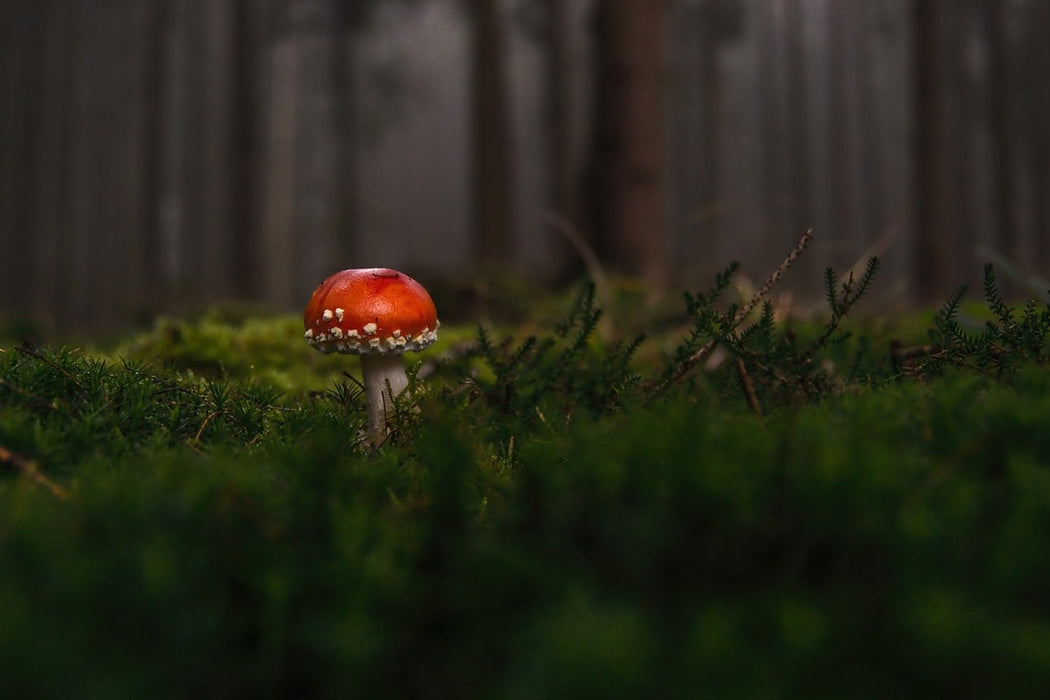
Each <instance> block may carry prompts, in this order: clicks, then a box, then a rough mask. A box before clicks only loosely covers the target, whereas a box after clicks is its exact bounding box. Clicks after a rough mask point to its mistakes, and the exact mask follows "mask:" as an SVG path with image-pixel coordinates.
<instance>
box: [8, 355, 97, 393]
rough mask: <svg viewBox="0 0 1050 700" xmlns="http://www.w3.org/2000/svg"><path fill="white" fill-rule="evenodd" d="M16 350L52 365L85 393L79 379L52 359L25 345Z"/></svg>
mask: <svg viewBox="0 0 1050 700" xmlns="http://www.w3.org/2000/svg"><path fill="white" fill-rule="evenodd" d="M15 350H17V351H18V352H20V353H23V354H25V355H29V356H30V357H35V358H36V359H38V360H40V361H41V362H43V363H45V364H48V365H51V367H53V368H54V369H55V370H57V371H58V372H61V373H62V374H64V375H65V376H66V378H67V379H69V380H70V381H71V382H73V383H74V384H76V385H77V388H78V389H80V390H81V391H84V385H83V384H81V383H80V380H79V379H77V378H76V377H75V376H74V375H73V374H71V373H70V372H69V371H68V370H66V369H64V368H62V367H59V366H58V364H57V363H56V362H55V361H54V360H52V359H50V358H48V357H44V356H43V355H41V354H40V353H38V352H36V351H35V350H30V349H29V348H27V347H26V346H25V345H19V346H18V347H16V348H15Z"/></svg>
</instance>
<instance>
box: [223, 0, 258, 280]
mask: <svg viewBox="0 0 1050 700" xmlns="http://www.w3.org/2000/svg"><path fill="white" fill-rule="evenodd" d="M265 9H266V5H265V0H263V2H259V1H258V0H234V7H233V22H232V25H231V27H230V31H231V33H232V36H231V38H230V43H231V45H232V50H231V53H232V57H231V62H232V66H231V76H232V77H231V79H232V81H233V84H232V91H233V94H232V97H231V104H230V110H231V114H230V121H229V128H230V142H231V155H230V159H231V161H232V163H231V166H230V167H231V179H230V206H231V209H232V211H231V212H230V222H231V223H230V237H231V243H232V248H233V252H234V262H233V265H232V269H231V270H230V277H231V285H232V289H233V292H234V294H235V295H236V296H238V297H239V298H241V299H254V298H258V296H259V294H260V292H261V291H262V290H261V287H260V281H261V279H260V278H261V275H260V268H261V265H262V254H261V251H260V250H259V236H258V225H259V217H258V208H257V207H258V202H259V197H258V192H259V187H260V180H261V178H259V177H258V175H257V173H258V172H259V171H260V169H261V164H262V159H261V152H260V147H261V136H262V131H261V128H260V127H261V120H260V118H259V114H260V113H261V112H262V100H261V99H260V95H259V92H260V90H259V85H258V78H257V76H258V72H259V56H260V54H261V52H262V46H263V39H264V37H265V33H264V32H265V25H264V24H263V21H262V17H263V16H264V10H265Z"/></svg>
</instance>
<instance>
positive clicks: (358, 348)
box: [303, 267, 441, 445]
mask: <svg viewBox="0 0 1050 700" xmlns="http://www.w3.org/2000/svg"><path fill="white" fill-rule="evenodd" d="M303 325H304V326H305V327H306V333H305V337H306V340H307V342H309V343H310V344H311V345H312V346H314V348H316V349H317V350H320V351H321V352H323V353H331V352H339V353H346V354H351V355H360V356H361V374H362V379H363V382H364V387H365V406H366V408H367V411H368V435H367V437H368V440H369V442H371V443H372V444H374V445H378V444H380V443H381V442H382V441H383V439H384V438H385V437H386V419H387V414H388V412H389V410H390V408H391V406H392V404H393V400H394V399H395V398H397V397H398V396H399V395H400V394H401V393H402V392H403V391H404V390H405V389H406V388H407V387H408V376H407V375H406V374H405V365H404V361H403V359H402V357H401V355H402V354H403V353H404V352H406V351H408V350H422V349H423V348H425V347H426V346H428V345H430V344H431V343H433V342H434V341H435V340H437V329H438V326H439V325H441V324H440V323H439V322H438V319H437V310H436V309H435V308H434V302H433V300H432V299H431V298H430V295H429V294H427V290H426V289H424V288H423V285H421V284H420V283H419V282H416V281H415V280H414V279H412V278H411V277H409V276H408V275H406V274H404V273H402V272H398V271H397V270H391V269H389V268H384V267H376V268H367V269H361V270H343V271H342V272H337V273H335V274H334V275H332V276H331V277H329V278H328V279H326V280H325V281H324V282H322V283H321V285H320V286H319V287H318V288H317V289H315V290H314V293H313V295H312V296H311V297H310V301H309V303H308V304H307V305H306V309H305V310H304V311H303Z"/></svg>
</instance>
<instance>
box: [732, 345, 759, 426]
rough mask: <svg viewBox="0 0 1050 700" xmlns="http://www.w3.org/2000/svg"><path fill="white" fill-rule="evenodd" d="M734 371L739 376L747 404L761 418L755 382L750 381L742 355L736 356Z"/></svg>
mask: <svg viewBox="0 0 1050 700" xmlns="http://www.w3.org/2000/svg"><path fill="white" fill-rule="evenodd" d="M736 373H737V376H738V377H740V385H741V386H742V387H743V388H744V396H745V397H747V405H748V406H749V407H750V408H751V410H752V411H754V413H755V415H756V416H758V417H759V418H761V417H762V404H760V403H759V402H758V396H757V395H756V394H755V383H754V382H753V381H751V375H750V374H748V373H747V365H745V364H744V358H742V357H738V358H736Z"/></svg>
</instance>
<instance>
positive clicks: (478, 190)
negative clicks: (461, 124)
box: [467, 0, 514, 265]
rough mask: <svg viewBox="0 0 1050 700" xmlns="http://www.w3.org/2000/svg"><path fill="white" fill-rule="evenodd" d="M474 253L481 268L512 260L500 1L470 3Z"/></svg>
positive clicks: (509, 156)
mask: <svg viewBox="0 0 1050 700" xmlns="http://www.w3.org/2000/svg"><path fill="white" fill-rule="evenodd" d="M467 7H468V8H469V11H470V27H471V39H472V45H473V49H472V53H471V73H472V82H471V100H472V111H471V117H472V120H473V123H472V129H471V151H472V159H471V163H472V180H471V182H472V192H473V221H472V227H473V233H472V236H473V249H474V257H475V261H476V262H478V263H481V264H482V265H493V264H500V263H504V264H505V263H507V262H508V261H509V257H510V254H511V242H512V240H513V239H512V230H511V229H512V226H513V222H514V215H513V196H514V188H513V183H512V179H511V172H512V167H511V163H512V161H513V144H512V140H511V128H510V119H509V116H508V113H507V101H508V95H507V80H506V71H505V69H504V65H505V59H504V50H505V46H504V39H503V30H502V21H501V18H500V12H499V3H498V0H469V1H468V3H467Z"/></svg>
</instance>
